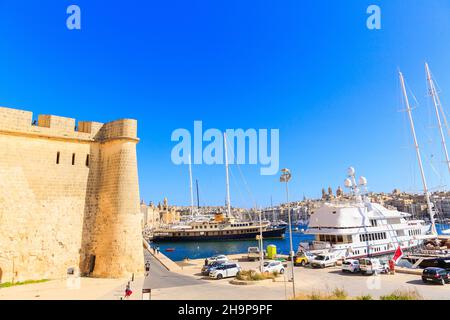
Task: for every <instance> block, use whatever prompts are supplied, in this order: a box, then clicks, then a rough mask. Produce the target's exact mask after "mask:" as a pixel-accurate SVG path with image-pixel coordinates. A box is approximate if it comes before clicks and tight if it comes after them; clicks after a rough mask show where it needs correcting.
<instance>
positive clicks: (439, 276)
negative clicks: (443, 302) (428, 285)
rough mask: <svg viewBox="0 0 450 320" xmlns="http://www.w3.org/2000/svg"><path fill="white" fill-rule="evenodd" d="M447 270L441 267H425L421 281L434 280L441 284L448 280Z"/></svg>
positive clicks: (449, 279)
mask: <svg viewBox="0 0 450 320" xmlns="http://www.w3.org/2000/svg"><path fill="white" fill-rule="evenodd" d="M448 273H449V272H448V271H447V270H445V269H442V268H434V267H430V268H425V269H424V270H423V272H422V281H423V282H428V281H431V282H435V283H439V284H442V285H445V283H448V282H450V278H449V276H448Z"/></svg>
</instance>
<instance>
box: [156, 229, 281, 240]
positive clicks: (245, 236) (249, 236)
mask: <svg viewBox="0 0 450 320" xmlns="http://www.w3.org/2000/svg"><path fill="white" fill-rule="evenodd" d="M285 232H286V228H272V229H266V230H264V231H263V238H265V239H267V238H283V237H284V233H285ZM259 234H260V233H259V232H248V233H242V234H225V233H224V234H219V235H192V236H190V235H189V236H173V235H154V236H153V239H152V240H153V242H181V241H183V242H186V241H222V240H223V241H229V240H255V239H256V237H257V236H258V235H259Z"/></svg>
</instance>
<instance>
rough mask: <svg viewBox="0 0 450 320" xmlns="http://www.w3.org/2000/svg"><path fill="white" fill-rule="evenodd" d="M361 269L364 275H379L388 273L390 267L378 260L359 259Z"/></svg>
mask: <svg viewBox="0 0 450 320" xmlns="http://www.w3.org/2000/svg"><path fill="white" fill-rule="evenodd" d="M359 268H360V269H361V273H362V274H374V273H375V274H378V273H388V272H389V266H388V265H387V264H386V263H384V262H381V261H380V259H377V258H361V259H359Z"/></svg>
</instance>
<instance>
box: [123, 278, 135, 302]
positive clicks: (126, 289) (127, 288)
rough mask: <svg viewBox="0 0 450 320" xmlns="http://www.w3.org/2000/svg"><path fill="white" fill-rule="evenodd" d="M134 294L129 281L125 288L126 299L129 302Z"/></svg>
mask: <svg viewBox="0 0 450 320" xmlns="http://www.w3.org/2000/svg"><path fill="white" fill-rule="evenodd" d="M132 294H133V291H132V290H131V286H130V281H128V283H127V286H126V288H125V297H124V298H125V299H126V300H128V298H129V297H130V296H131V295H132Z"/></svg>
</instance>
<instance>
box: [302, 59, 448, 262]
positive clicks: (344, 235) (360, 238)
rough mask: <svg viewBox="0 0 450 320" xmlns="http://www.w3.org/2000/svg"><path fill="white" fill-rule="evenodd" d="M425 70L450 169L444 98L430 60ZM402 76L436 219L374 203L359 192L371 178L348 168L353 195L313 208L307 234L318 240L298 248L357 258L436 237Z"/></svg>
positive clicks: (403, 90)
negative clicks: (442, 118)
mask: <svg viewBox="0 0 450 320" xmlns="http://www.w3.org/2000/svg"><path fill="white" fill-rule="evenodd" d="M426 72H427V79H428V83H429V87H430V94H431V95H432V97H433V101H434V106H435V109H436V116H437V119H438V124H439V129H440V133H441V139H442V144H443V147H444V150H445V154H446V157H447V158H446V159H447V165H448V166H449V167H448V168H449V171H450V162H449V161H448V154H447V148H446V145H445V138H444V135H443V131H442V125H441V122H440V117H439V110H438V106H439V105H440V102H439V98H438V97H437V93H436V90H435V87H434V83H433V81H432V79H431V75H430V71H429V68H428V65H426ZM399 79H400V84H401V88H402V94H403V97H404V103H405V107H406V111H407V113H408V119H409V124H410V127H411V133H412V136H413V141H414V148H415V151H416V156H417V161H418V164H419V168H420V174H421V178H422V184H423V189H424V195H425V199H426V202H427V211H428V214H429V217H430V222H431V224H427V223H426V222H425V221H424V220H412V219H411V215H410V214H409V213H404V212H399V211H397V210H393V209H388V208H385V207H383V206H382V205H380V204H377V203H371V202H370V201H369V199H368V198H367V197H365V196H364V195H362V194H361V193H360V188H365V186H366V184H367V180H366V179H365V178H364V177H361V178H360V179H359V183H358V184H357V183H356V179H355V171H354V169H353V168H349V170H348V178H347V179H346V180H345V186H346V187H348V188H349V189H350V190H351V192H350V194H351V200H350V201H342V200H341V199H338V200H337V201H334V202H326V203H324V205H323V206H322V207H321V208H319V209H318V210H317V211H316V212H315V213H314V212H311V213H312V214H311V217H310V223H309V225H308V230H307V231H306V233H307V234H312V235H315V241H313V242H311V243H301V244H300V247H299V250H309V251H312V252H320V251H329V252H333V253H334V254H335V255H336V256H337V257H338V258H358V257H365V256H376V255H385V254H388V253H392V252H394V251H395V250H396V249H397V247H401V248H402V249H404V250H405V249H406V250H407V249H413V248H417V247H420V246H421V245H422V244H423V243H424V241H425V240H429V239H436V238H437V231H436V224H435V212H434V210H433V205H432V203H431V200H430V193H429V191H428V186H427V180H426V177H425V172H424V169H423V164H422V157H421V154H420V149H419V144H418V142H417V136H416V131H415V127H414V120H413V117H412V112H411V107H410V104H409V99H408V94H407V92H406V85H405V79H404V77H403V74H402V73H401V72H399Z"/></svg>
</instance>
